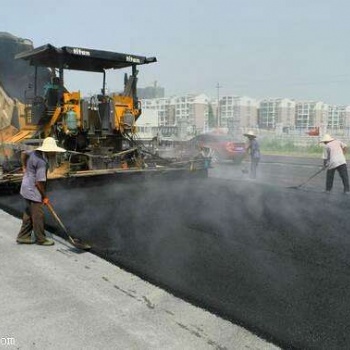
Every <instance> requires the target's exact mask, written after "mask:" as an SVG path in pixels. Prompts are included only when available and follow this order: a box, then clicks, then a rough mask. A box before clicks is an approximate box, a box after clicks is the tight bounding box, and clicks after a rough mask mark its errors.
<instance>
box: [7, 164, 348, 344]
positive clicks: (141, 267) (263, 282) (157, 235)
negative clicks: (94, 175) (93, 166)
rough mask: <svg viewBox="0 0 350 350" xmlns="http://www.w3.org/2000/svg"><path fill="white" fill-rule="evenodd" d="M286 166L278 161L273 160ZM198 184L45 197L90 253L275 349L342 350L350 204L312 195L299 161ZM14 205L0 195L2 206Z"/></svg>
mask: <svg viewBox="0 0 350 350" xmlns="http://www.w3.org/2000/svg"><path fill="white" fill-rule="evenodd" d="M285 163H287V162H285ZM293 163H294V161H293V162H291V160H289V161H288V165H287V164H281V162H277V161H275V162H272V163H271V162H269V164H267V163H266V164H264V163H262V164H260V166H259V178H258V180H257V181H251V180H248V179H247V178H246V177H244V175H243V174H242V172H241V169H240V167H235V166H232V165H231V164H225V165H222V166H220V167H218V168H215V169H211V171H210V178H209V179H207V180H200V181H189V182H184V181H181V182H177V181H173V182H168V183H166V184H165V183H135V184H129V185H126V184H123V186H122V187H121V186H120V184H111V185H110V186H108V188H100V187H96V188H94V187H91V188H90V189H89V190H88V191H84V192H82V191H81V190H79V189H76V190H69V191H68V190H66V189H61V190H58V191H56V192H54V193H52V196H51V198H52V202H53V204H54V205H55V206H57V210H58V212H59V213H60V214H61V216H62V218H63V221H64V222H65V223H67V225H68V226H69V228H70V229H71V231H72V232H74V233H75V234H77V235H80V237H81V238H84V239H86V240H90V241H91V242H93V245H94V249H95V252H97V253H98V254H100V255H101V256H103V257H105V258H106V259H108V260H111V261H113V262H115V263H117V264H119V265H120V266H123V267H124V268H126V269H128V270H130V271H132V272H134V273H136V274H138V275H140V276H142V277H143V278H145V279H147V280H149V281H151V282H154V283H156V284H157V285H159V286H162V287H163V288H165V289H167V290H169V291H171V292H172V293H174V294H176V295H178V296H181V297H182V298H184V299H186V300H189V301H191V302H192V303H195V304H197V305H199V306H201V307H204V308H207V309H208V310H211V311H214V312H215V313H217V314H219V315H221V316H223V317H225V318H227V319H229V320H231V321H232V322H234V323H238V324H240V325H243V326H244V327H246V328H247V329H249V330H251V331H253V332H254V333H256V334H258V335H259V336H261V337H263V338H265V339H267V340H269V341H271V342H273V343H274V344H276V345H279V346H281V347H282V348H286V349H293V348H295V349H327V350H328V349H332V350H333V349H348V348H349V344H350V332H349V329H348V325H349V324H350V314H349V312H348V305H350V294H349V293H348V290H349V289H350V274H349V267H350V256H349V248H350V235H349V234H348V227H349V226H350V216H349V215H348V213H349V210H350V198H348V197H347V196H344V195H342V194H341V186H340V183H339V181H338V179H337V182H336V186H335V189H334V193H333V194H331V195H326V194H325V193H323V192H322V190H323V185H324V174H323V175H321V176H319V177H316V178H315V180H314V181H312V182H311V183H310V184H309V185H310V186H309V185H308V186H306V188H301V189H300V190H293V189H288V188H286V187H288V186H289V185H296V184H299V183H301V182H302V181H305V180H306V179H307V177H308V176H310V175H311V174H313V173H314V172H315V170H317V169H318V165H316V164H314V165H311V164H309V162H306V164H301V165H295V164H294V165H293ZM10 200H11V201H12V202H11V206H12V207H14V206H17V208H19V205H20V204H19V203H20V202H16V201H17V199H14V198H13V197H12V198H11V199H10V198H5V197H3V198H1V203H2V204H3V205H5V204H8V203H9V202H10Z"/></svg>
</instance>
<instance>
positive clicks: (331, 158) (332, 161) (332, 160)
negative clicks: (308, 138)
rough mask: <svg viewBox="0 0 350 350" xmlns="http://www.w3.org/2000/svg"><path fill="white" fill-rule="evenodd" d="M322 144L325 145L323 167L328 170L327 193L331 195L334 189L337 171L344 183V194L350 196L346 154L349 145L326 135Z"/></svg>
mask: <svg viewBox="0 0 350 350" xmlns="http://www.w3.org/2000/svg"><path fill="white" fill-rule="evenodd" d="M320 143H324V144H325V148H324V151H323V166H324V167H325V168H326V169H327V175H326V193H330V192H331V190H332V187H333V181H334V173H335V171H336V170H337V171H338V173H339V176H340V178H341V180H342V182H343V186H344V194H349V176H348V168H347V165H346V159H345V155H344V154H345V152H346V149H347V145H346V144H345V143H344V142H341V141H339V140H336V139H334V138H333V137H332V136H331V135H329V134H325V135H324V136H323V138H322V139H321V141H320Z"/></svg>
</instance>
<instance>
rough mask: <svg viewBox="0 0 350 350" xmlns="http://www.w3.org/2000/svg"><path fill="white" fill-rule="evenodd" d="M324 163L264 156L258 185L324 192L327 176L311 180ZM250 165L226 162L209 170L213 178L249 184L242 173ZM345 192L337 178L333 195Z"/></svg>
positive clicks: (259, 167)
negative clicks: (297, 187)
mask: <svg viewBox="0 0 350 350" xmlns="http://www.w3.org/2000/svg"><path fill="white" fill-rule="evenodd" d="M321 165H322V159H317V158H300V157H285V156H263V158H262V161H261V162H260V164H259V166H258V176H257V180H256V182H257V183H261V184H271V185H275V186H279V187H282V188H285V187H290V186H299V185H301V184H303V183H305V182H307V183H306V184H305V185H303V186H300V190H304V191H315V192H322V191H323V190H324V189H325V181H326V173H325V171H322V172H321V173H319V174H318V175H316V176H315V177H314V178H312V179H311V180H310V181H307V180H308V179H309V178H310V177H312V176H313V175H314V174H316V173H317V172H318V171H319V170H320V169H321V168H322V166H321ZM249 166H250V163H249V162H243V163H242V164H241V165H233V164H232V163H231V162H225V163H222V164H219V165H216V166H215V167H214V168H213V169H211V170H210V176H211V177H214V178H222V179H230V180H242V181H247V180H249V175H248V174H244V173H243V172H242V169H243V168H247V169H249ZM342 191H343V186H342V183H341V180H340V178H339V176H338V174H336V175H335V179H334V188H333V192H334V193H339V192H342Z"/></svg>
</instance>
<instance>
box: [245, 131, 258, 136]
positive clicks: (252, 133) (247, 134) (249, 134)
mask: <svg viewBox="0 0 350 350" xmlns="http://www.w3.org/2000/svg"><path fill="white" fill-rule="evenodd" d="M243 135H244V136H247V137H256V135H255V133H254V131H252V130H250V131H248V132H247V133H246V134H243Z"/></svg>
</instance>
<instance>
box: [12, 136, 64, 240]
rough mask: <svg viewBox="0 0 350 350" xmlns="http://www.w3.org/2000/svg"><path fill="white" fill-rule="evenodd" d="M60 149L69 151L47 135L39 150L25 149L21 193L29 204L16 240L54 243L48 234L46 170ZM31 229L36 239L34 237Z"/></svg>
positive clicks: (26, 203)
mask: <svg viewBox="0 0 350 350" xmlns="http://www.w3.org/2000/svg"><path fill="white" fill-rule="evenodd" d="M57 152H66V150H65V149H64V148H61V147H58V146H57V145H56V141H55V139H54V138H52V137H47V138H45V139H44V141H43V144H42V146H40V147H38V148H37V149H36V150H34V151H29V152H28V151H25V152H23V153H22V156H21V158H22V164H23V170H24V175H23V180H22V184H21V190H20V194H21V195H22V197H23V198H24V199H25V205H26V206H25V210H24V213H23V218H22V226H21V229H20V232H19V233H18V236H17V243H24V244H33V243H36V244H40V245H44V246H51V245H54V241H53V240H52V239H48V238H47V237H46V235H45V229H44V208H43V204H46V203H48V198H47V197H46V195H45V193H46V192H45V185H46V180H47V170H48V167H49V163H50V160H54V159H55V157H56V154H57ZM32 230H33V232H34V235H35V241H32V240H31V232H32Z"/></svg>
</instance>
